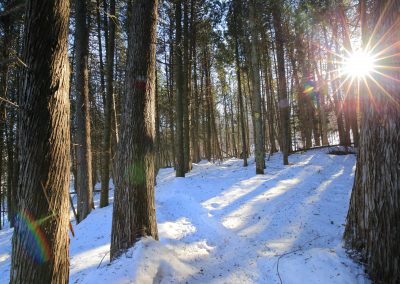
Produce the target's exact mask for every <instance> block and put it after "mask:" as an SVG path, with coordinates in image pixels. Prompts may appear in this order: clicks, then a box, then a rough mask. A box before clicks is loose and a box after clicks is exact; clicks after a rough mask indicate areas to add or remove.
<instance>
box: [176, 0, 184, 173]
mask: <svg viewBox="0 0 400 284" xmlns="http://www.w3.org/2000/svg"><path fill="white" fill-rule="evenodd" d="M175 5H176V11H175V19H176V39H175V40H176V48H175V76H176V79H175V82H176V150H175V152H176V176H177V177H185V155H184V152H185V149H184V144H185V143H184V111H183V103H184V100H183V96H184V89H185V80H184V72H183V71H184V70H183V62H182V55H183V52H182V23H181V21H182V0H177V1H176V3H175Z"/></svg>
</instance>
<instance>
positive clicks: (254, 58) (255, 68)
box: [249, 0, 264, 174]
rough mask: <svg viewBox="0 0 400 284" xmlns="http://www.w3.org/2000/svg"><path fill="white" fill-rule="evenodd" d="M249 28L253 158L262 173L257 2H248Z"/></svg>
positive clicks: (262, 152) (257, 170)
mask: <svg viewBox="0 0 400 284" xmlns="http://www.w3.org/2000/svg"><path fill="white" fill-rule="evenodd" d="M249 8H250V17H249V22H250V30H251V65H252V66H251V67H252V68H251V71H252V76H251V78H252V83H253V84H252V85H253V88H252V102H253V123H254V130H255V132H254V142H255V143H254V144H255V159H256V174H264V136H263V125H262V124H263V121H262V113H261V89H260V67H259V61H260V60H259V59H260V58H259V56H258V50H257V48H258V46H259V45H260V44H259V40H258V38H259V33H258V29H257V26H256V25H257V23H256V21H257V18H256V17H257V16H256V13H257V12H256V11H258V10H257V8H258V7H257V2H256V0H251V2H250V6H249Z"/></svg>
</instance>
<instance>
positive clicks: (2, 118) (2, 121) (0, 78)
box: [0, 15, 14, 229]
mask: <svg viewBox="0 0 400 284" xmlns="http://www.w3.org/2000/svg"><path fill="white" fill-rule="evenodd" d="M1 24H2V25H3V29H4V37H3V46H2V52H1V55H2V60H8V59H9V57H10V45H11V17H10V15H6V16H5V17H4V18H2V22H1ZM8 71H9V68H8V64H4V65H2V66H1V69H0V97H1V98H7V88H8ZM6 120H7V113H6V107H5V102H3V101H1V102H0V196H1V197H3V196H2V192H3V188H2V185H3V178H2V177H3V176H5V175H4V174H3V169H4V168H3V155H4V136H5V134H6ZM8 159H10V157H8ZM9 174H10V172H8V175H9ZM8 184H9V183H8V182H7V185H8ZM11 195H12V194H11V187H9V186H7V208H8V217H9V218H8V219H9V220H10V222H13V221H12V219H13V218H14V217H13V215H14V212H13V208H12V205H13V204H12V202H11V200H12V199H10V198H11ZM2 199H3V198H0V202H1V200H2ZM0 208H1V204H0ZM4 209H5V208H4ZM10 217H11V218H10ZM1 227H2V221H1V210H0V229H1Z"/></svg>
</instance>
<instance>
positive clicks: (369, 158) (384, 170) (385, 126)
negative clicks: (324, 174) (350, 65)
mask: <svg viewBox="0 0 400 284" xmlns="http://www.w3.org/2000/svg"><path fill="white" fill-rule="evenodd" d="M360 4H361V5H360V7H361V19H362V27H363V29H362V30H363V43H364V46H365V48H366V49H367V50H371V51H372V52H373V54H375V55H378V58H380V59H379V60H378V62H377V63H376V64H377V65H378V66H383V67H382V68H379V67H378V69H380V70H379V72H381V74H382V75H381V74H373V76H374V80H367V81H366V84H367V86H366V87H365V88H364V91H365V94H363V95H362V96H360V98H361V114H362V118H361V132H360V141H359V151H358V156H357V169H356V174H355V182H354V186H353V191H352V195H351V200H350V208H349V212H348V215H347V225H346V230H345V234H344V237H345V239H346V241H347V244H348V245H349V246H350V247H351V248H353V249H356V250H359V251H360V252H361V254H362V257H363V258H364V260H365V261H366V263H367V265H368V270H369V273H370V275H371V277H372V279H373V280H374V281H376V283H393V284H394V283H400V246H399V239H400V222H399V220H400V165H399V161H400V148H399V141H400V111H399V110H400V85H399V79H400V70H399V68H398V66H399V65H400V57H399V46H398V43H399V40H400V34H399V32H398V31H399V29H400V25H399V15H398V12H399V9H400V2H399V1H391V0H385V1H375V2H373V3H372V4H370V5H369V7H368V8H369V9H370V11H373V13H371V14H369V17H368V18H367V19H366V7H367V6H366V1H363V0H362V1H360ZM365 20H366V21H367V23H366V21H365ZM368 37H371V38H370V39H369V38H368Z"/></svg>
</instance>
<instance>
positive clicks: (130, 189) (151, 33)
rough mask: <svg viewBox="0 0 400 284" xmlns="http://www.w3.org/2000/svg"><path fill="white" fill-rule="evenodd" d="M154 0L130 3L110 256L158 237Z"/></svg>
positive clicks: (155, 20)
mask: <svg viewBox="0 0 400 284" xmlns="http://www.w3.org/2000/svg"><path fill="white" fill-rule="evenodd" d="M157 6H158V5H157V0H137V1H134V2H133V3H132V8H131V9H132V11H131V12H132V16H131V17H130V20H129V40H128V47H129V48H128V61H127V71H126V72H127V75H126V76H127V84H126V90H125V97H124V104H123V109H122V116H121V127H122V129H124V132H123V133H122V136H121V141H120V143H119V144H118V152H117V155H118V159H117V168H116V170H117V176H116V178H117V179H116V191H115V197H114V198H115V199H114V208H113V224H112V233H111V253H110V254H111V259H115V258H116V257H118V256H119V255H120V254H121V253H122V252H123V251H124V250H125V249H128V248H129V247H131V246H133V245H134V244H135V242H136V241H138V240H139V239H140V238H141V237H145V236H152V237H153V238H155V239H158V232H157V223H156V211H155V204H154V182H155V176H154V174H155V169H154V166H155V165H154V163H155V153H154V142H155V141H154V139H155V137H154V136H155V66H156V44H155V42H156V24H157Z"/></svg>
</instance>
